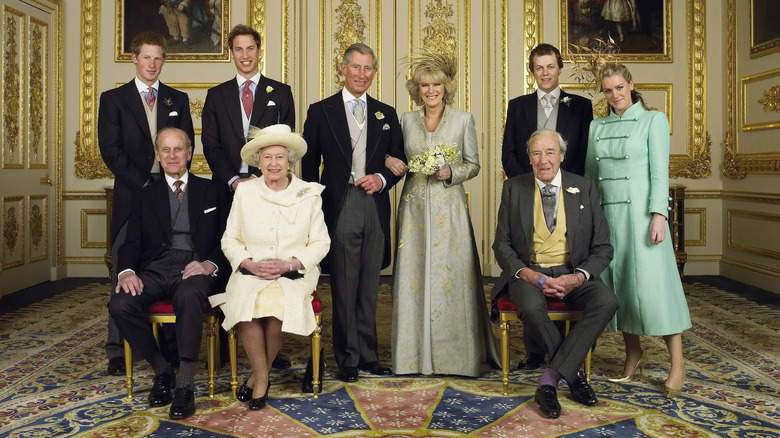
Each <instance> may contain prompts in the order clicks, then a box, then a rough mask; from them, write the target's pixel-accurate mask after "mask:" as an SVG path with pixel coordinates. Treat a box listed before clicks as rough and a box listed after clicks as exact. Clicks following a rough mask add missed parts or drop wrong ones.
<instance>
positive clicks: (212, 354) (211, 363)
mask: <svg viewBox="0 0 780 438" xmlns="http://www.w3.org/2000/svg"><path fill="white" fill-rule="evenodd" d="M206 336H207V342H208V344H207V349H208V353H207V360H208V368H209V398H214V374H215V370H216V360H217V358H216V349H217V347H216V344H217V317H216V316H214V315H209V316H208V317H207V318H206Z"/></svg>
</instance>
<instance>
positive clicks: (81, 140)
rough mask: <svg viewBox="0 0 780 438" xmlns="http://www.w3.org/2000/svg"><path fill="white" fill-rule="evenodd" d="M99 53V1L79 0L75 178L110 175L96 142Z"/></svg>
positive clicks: (93, 177) (107, 176) (105, 176)
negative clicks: (79, 122)
mask: <svg viewBox="0 0 780 438" xmlns="http://www.w3.org/2000/svg"><path fill="white" fill-rule="evenodd" d="M99 53H100V1H96V0H83V1H82V2H81V72H80V74H81V94H80V96H79V97H80V99H79V103H80V105H79V120H80V121H81V125H80V128H81V129H79V132H78V134H77V135H76V142H77V143H76V160H75V163H74V165H75V168H76V176H77V177H79V178H87V179H97V178H110V177H111V176H112V175H111V172H110V171H109V170H108V168H107V167H106V165H105V164H104V163H103V160H102V159H101V158H100V150H99V149H98V143H97V103H98V102H97V101H98V93H97V87H98V83H99V73H98V63H97V62H98V59H97V54H99Z"/></svg>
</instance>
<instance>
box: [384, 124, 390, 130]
mask: <svg viewBox="0 0 780 438" xmlns="http://www.w3.org/2000/svg"><path fill="white" fill-rule="evenodd" d="M389 130H390V125H388V124H387V123H385V126H382V131H389Z"/></svg>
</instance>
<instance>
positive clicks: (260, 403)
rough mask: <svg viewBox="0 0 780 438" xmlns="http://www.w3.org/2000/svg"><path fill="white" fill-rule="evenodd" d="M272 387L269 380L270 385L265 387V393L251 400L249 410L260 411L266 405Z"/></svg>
mask: <svg viewBox="0 0 780 438" xmlns="http://www.w3.org/2000/svg"><path fill="white" fill-rule="evenodd" d="M270 389H271V382H270V381H269V382H268V387H267V388H265V394H263V396H262V397H258V398H253V399H251V400H249V410H250V411H259V410H260V409H263V408H264V407H265V401H266V400H267V399H268V391H269V390H270Z"/></svg>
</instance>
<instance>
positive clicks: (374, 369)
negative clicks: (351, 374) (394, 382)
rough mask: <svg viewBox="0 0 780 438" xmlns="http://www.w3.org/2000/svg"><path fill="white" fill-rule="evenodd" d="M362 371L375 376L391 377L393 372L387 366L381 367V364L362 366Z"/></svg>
mask: <svg viewBox="0 0 780 438" xmlns="http://www.w3.org/2000/svg"><path fill="white" fill-rule="evenodd" d="M360 369H361V370H362V371H365V372H367V373H371V374H373V375H375V376H389V375H391V374H393V371H392V370H391V369H390V368H388V367H385V366H382V365H379V362H368V363H364V364H363V365H360Z"/></svg>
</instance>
